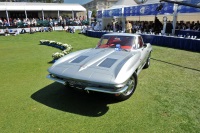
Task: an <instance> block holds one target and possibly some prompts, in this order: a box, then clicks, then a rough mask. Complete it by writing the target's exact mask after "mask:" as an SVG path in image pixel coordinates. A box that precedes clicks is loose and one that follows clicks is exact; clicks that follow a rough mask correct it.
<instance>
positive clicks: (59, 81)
mask: <svg viewBox="0 0 200 133" xmlns="http://www.w3.org/2000/svg"><path fill="white" fill-rule="evenodd" d="M47 78H48V79H51V80H53V81H56V82H58V83H61V84H63V85H66V82H65V81H64V80H61V79H58V78H54V77H52V76H51V75H50V74H49V75H47Z"/></svg>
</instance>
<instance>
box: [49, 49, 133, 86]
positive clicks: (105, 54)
mask: <svg viewBox="0 0 200 133" xmlns="http://www.w3.org/2000/svg"><path fill="white" fill-rule="evenodd" d="M134 55H135V54H134V53H132V52H127V51H116V50H115V49H113V48H105V49H91V50H88V51H86V52H83V53H80V54H78V55H76V56H74V57H72V58H69V59H67V60H65V61H63V62H61V63H59V64H56V65H53V66H52V67H51V68H49V69H48V71H49V72H50V73H52V74H55V75H57V76H60V77H62V78H72V79H80V80H87V81H93V82H95V81H96V82H105V81H106V82H107V83H109V82H110V80H114V79H115V78H116V76H117V74H118V71H119V70H120V67H122V66H123V64H124V63H125V62H126V61H127V60H128V59H129V58H131V57H133V56H134Z"/></svg>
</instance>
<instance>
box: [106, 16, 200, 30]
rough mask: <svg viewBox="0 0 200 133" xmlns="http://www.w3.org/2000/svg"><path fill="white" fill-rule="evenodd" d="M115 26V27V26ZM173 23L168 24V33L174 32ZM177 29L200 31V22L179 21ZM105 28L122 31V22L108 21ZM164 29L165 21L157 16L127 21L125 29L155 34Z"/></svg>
mask: <svg viewBox="0 0 200 133" xmlns="http://www.w3.org/2000/svg"><path fill="white" fill-rule="evenodd" d="M114 26H115V27H114ZM172 29H173V24H172V21H168V22H167V24H166V33H172ZM176 29H177V30H195V31H200V23H199V21H197V22H194V21H192V22H190V21H188V22H184V21H177V23H176ZM103 30H108V31H122V22H121V21H120V22H116V23H115V25H114V24H113V22H112V23H108V24H107V26H106V27H104V29H103ZM162 30H163V22H161V21H160V20H159V19H158V18H157V17H156V18H155V21H126V26H125V31H126V32H127V33H136V32H138V31H140V32H146V33H150V32H154V33H155V34H158V33H161V31H162Z"/></svg>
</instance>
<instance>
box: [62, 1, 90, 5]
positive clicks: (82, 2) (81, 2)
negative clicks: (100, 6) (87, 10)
mask: <svg viewBox="0 0 200 133" xmlns="http://www.w3.org/2000/svg"><path fill="white" fill-rule="evenodd" d="M64 1H65V3H78V4H81V5H82V4H85V3H88V2H90V1H92V0H64Z"/></svg>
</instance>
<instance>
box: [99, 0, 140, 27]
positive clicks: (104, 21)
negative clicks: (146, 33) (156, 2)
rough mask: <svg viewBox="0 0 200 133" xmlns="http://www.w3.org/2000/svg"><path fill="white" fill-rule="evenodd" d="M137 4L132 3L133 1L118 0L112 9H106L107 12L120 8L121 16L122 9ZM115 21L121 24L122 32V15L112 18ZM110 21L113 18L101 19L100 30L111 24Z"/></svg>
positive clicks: (123, 20)
mask: <svg viewBox="0 0 200 133" xmlns="http://www.w3.org/2000/svg"><path fill="white" fill-rule="evenodd" d="M137 5H138V4H137V3H136V2H135V1H134V0H119V1H118V2H116V3H115V4H114V5H113V6H112V7H110V8H108V10H112V9H117V8H122V14H123V9H124V7H128V6H137ZM113 17H115V18H116V19H117V21H121V22H122V30H123V31H124V30H125V17H124V16H123V15H122V16H120V17H116V16H113ZM111 19H113V18H103V19H102V29H104V27H105V26H106V25H107V24H108V23H110V22H111Z"/></svg>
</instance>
